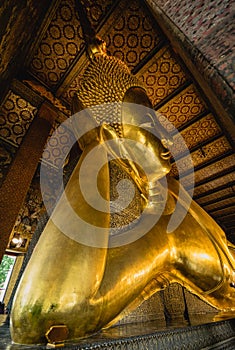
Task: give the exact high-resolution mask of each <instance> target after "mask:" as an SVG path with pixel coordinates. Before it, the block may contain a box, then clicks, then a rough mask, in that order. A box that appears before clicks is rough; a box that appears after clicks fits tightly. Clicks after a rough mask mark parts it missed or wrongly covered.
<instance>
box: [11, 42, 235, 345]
mask: <svg viewBox="0 0 235 350" xmlns="http://www.w3.org/2000/svg"><path fill="white" fill-rule="evenodd" d="M90 56H91V62H90V64H89V66H88V68H87V69H86V71H85V73H84V77H83V82H82V84H81V88H80V90H79V92H77V94H76V95H75V96H74V99H73V112H74V113H75V115H74V118H72V125H73V128H74V131H75V133H76V134H77V137H78V138H79V139H78V143H79V146H80V148H81V149H82V151H83V152H82V155H81V157H80V159H79V161H78V164H77V165H76V167H75V169H74V171H73V173H72V175H71V177H70V180H69V182H68V184H67V185H66V188H65V192H64V194H63V195H62V196H61V198H60V200H59V202H58V203H57V206H56V207H55V209H54V212H53V213H52V215H51V217H50V219H49V221H48V223H47V225H46V227H45V229H44V231H43V233H42V235H41V237H40V239H39V242H38V244H37V246H36V248H35V250H34V252H33V255H32V257H31V260H30V261H29V264H28V266H27V267H26V270H25V272H24V275H23V277H22V280H21V283H20V285H19V287H18V290H17V293H16V296H15V300H14V305H13V310H12V313H11V335H12V339H13V341H14V342H15V343H21V344H38V343H45V342H46V338H45V334H46V333H47V332H48V330H49V329H50V327H52V326H56V325H64V326H66V327H67V329H68V332H69V334H68V340H71V339H78V338H83V337H87V336H90V335H92V334H94V333H96V332H98V331H100V330H102V329H103V328H107V327H109V326H111V325H113V324H115V323H116V322H117V321H118V320H119V319H121V318H122V316H123V313H124V312H125V314H126V312H127V311H132V310H134V309H135V308H136V307H138V306H139V305H140V304H141V303H142V302H143V301H144V300H147V299H148V298H149V297H150V296H152V295H153V294H154V293H156V292H157V291H159V290H161V289H163V288H165V287H167V286H168V285H169V284H170V283H173V282H177V283H179V284H181V285H182V286H184V287H186V288H187V289H188V290H189V291H191V292H192V293H194V294H195V295H197V296H198V297H199V298H201V299H202V300H203V301H205V302H206V303H208V304H210V305H212V306H214V307H215V308H217V309H218V310H221V311H223V312H233V311H235V256H234V253H233V251H234V247H233V246H232V244H230V243H229V242H227V240H226V236H225V234H224V232H223V231H222V229H221V228H220V227H219V226H218V225H217V224H216V223H215V221H214V220H213V219H212V218H211V217H210V216H209V215H208V214H207V213H206V212H205V211H204V210H202V209H201V208H200V207H199V206H198V205H197V204H196V203H195V202H194V201H192V200H191V198H190V197H189V195H188V194H187V193H186V192H185V191H184V190H183V188H182V187H181V186H180V184H179V182H178V181H177V180H175V179H174V178H173V177H171V176H169V175H168V173H169V171H170V153H169V151H168V149H167V147H169V146H170V142H171V140H169V139H168V136H167V134H166V132H165V131H164V129H163V128H162V127H161V125H160V123H159V122H158V120H157V118H156V115H155V113H154V111H153V110H152V105H151V102H150V100H149V99H148V96H147V94H146V92H145V90H144V87H143V86H142V84H141V83H140V82H139V81H138V80H137V79H136V77H134V76H132V75H131V74H130V72H129V70H128V68H127V67H126V65H125V64H124V63H123V62H121V61H120V60H118V59H116V58H114V57H110V56H108V55H107V54H106V52H105V45H104V43H103V41H102V40H99V39H96V41H95V42H94V43H93V44H92V45H91V46H90ZM80 111H82V112H80ZM81 113H82V114H81ZM84 130H85V131H86V132H84ZM90 155H91V156H90ZM89 157H90V158H89ZM97 163H99V165H100V168H99V171H97V169H96V168H97ZM84 164H85V166H84ZM94 174H95V175H97V179H96V183H97V188H98V190H97V191H96V189H94V188H93V185H91V183H92V184H93V182H94ZM164 179H165V180H164ZM164 181H165V182H164ZM127 182H130V183H131V185H132V186H131V187H130V188H129V187H128V186H126V184H127ZM119 184H120V187H118V186H119ZM118 191H119V193H118ZM98 192H99V193H98ZM180 192H181V195H179V193H180ZM118 194H120V196H118ZM121 196H123V197H124V200H123V202H122V200H121V199H120V197H121ZM88 197H89V198H88ZM98 197H100V198H99V199H97V198H98ZM130 198H131V199H130ZM129 199H130V200H129ZM128 200H129V201H128ZM99 201H100V202H102V203H101V204H102V206H101V207H102V208H101V209H100V207H99V204H100V203H99ZM68 203H69V205H68ZM123 203H124V204H123ZM188 203H189V204H188ZM176 207H177V208H176ZM176 210H177V217H181V218H182V220H181V222H178V224H177V225H175V226H176V227H174V229H173V230H170V232H169V223H170V221H171V218H172V217H173V215H174V213H175V211H176Z"/></svg>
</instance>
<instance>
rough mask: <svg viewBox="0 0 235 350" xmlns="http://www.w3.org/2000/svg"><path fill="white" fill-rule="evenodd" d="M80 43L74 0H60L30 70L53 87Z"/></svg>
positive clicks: (80, 34)
mask: <svg viewBox="0 0 235 350" xmlns="http://www.w3.org/2000/svg"><path fill="white" fill-rule="evenodd" d="M82 43H83V39H82V31H81V26H80V23H79V21H78V18H77V16H76V14H75V9H74V2H71V1H66V0H62V1H61V3H60V6H59V7H58V9H57V11H56V13H55V16H54V18H53V19H52V21H51V23H50V25H49V27H48V29H47V31H46V33H45V35H44V37H43V39H42V41H41V43H40V45H39V47H38V50H37V51H36V54H35V56H34V57H33V59H32V62H31V66H30V70H31V72H32V73H33V74H34V75H36V77H37V78H38V79H39V80H41V81H43V82H44V83H46V84H47V85H48V86H49V87H53V86H54V85H56V84H57V83H58V82H59V80H60V78H61V77H62V76H63V75H64V73H65V72H66V70H67V69H68V67H69V66H70V64H71V63H72V61H73V60H74V58H75V56H76V55H77V54H78V53H79V52H80V50H81V48H82Z"/></svg>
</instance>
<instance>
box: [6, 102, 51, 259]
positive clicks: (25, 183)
mask: <svg viewBox="0 0 235 350" xmlns="http://www.w3.org/2000/svg"><path fill="white" fill-rule="evenodd" d="M56 115H57V114H56V112H55V110H54V109H52V107H50V105H49V104H48V103H46V102H45V103H43V105H42V106H41V108H40V110H39V112H38V115H37V117H36V118H35V119H34V121H33V122H32V124H31V126H30V129H29V130H28V132H27V134H26V135H25V137H24V139H23V141H22V144H21V146H20V148H19V149H18V151H17V154H16V157H15V159H14V161H13V163H12V165H11V167H10V169H9V171H8V174H7V176H6V178H5V180H4V182H3V184H2V186H1V188H0V198H1V202H0V261H1V260H2V256H3V254H4V253H5V250H6V247H7V244H8V240H9V236H10V233H11V231H12V228H13V226H14V224H15V221H16V218H17V215H18V213H19V211H20V209H21V207H22V205H23V202H24V200H25V197H26V194H27V191H28V189H29V186H30V183H31V181H32V178H33V176H34V173H35V171H36V168H37V165H38V162H39V160H40V157H41V155H42V152H43V148H44V145H45V143H46V140H47V138H48V135H49V132H50V130H51V127H52V124H53V122H54V120H55V118H56Z"/></svg>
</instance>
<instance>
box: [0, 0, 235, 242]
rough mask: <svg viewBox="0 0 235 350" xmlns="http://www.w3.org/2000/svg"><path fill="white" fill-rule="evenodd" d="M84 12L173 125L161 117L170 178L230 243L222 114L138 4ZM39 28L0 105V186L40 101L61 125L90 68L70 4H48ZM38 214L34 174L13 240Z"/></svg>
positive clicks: (231, 200)
mask: <svg viewBox="0 0 235 350" xmlns="http://www.w3.org/2000/svg"><path fill="white" fill-rule="evenodd" d="M83 5H84V6H85V8H86V10H87V14H88V17H89V19H90V21H91V23H92V25H93V27H94V29H95V30H96V32H97V33H98V34H99V36H101V37H102V38H103V39H104V40H105V41H106V43H107V49H108V52H109V53H110V54H111V55H114V56H116V57H118V58H120V59H121V60H123V61H124V62H125V63H126V64H127V65H128V66H129V68H130V70H131V71H132V73H133V74H135V75H136V76H137V77H138V78H139V79H140V80H141V81H142V82H143V83H144V85H145V86H146V88H147V91H148V95H149V97H150V99H151V100H152V103H153V105H154V108H155V110H156V111H157V112H159V113H161V115H162V116H164V117H165V118H166V119H167V120H168V121H170V123H166V122H165V121H164V118H163V117H160V119H161V120H162V123H163V125H164V126H165V127H166V128H167V129H168V131H169V133H171V134H172V137H173V140H174V152H173V153H174V159H172V174H173V175H174V176H175V177H176V178H177V177H178V176H179V174H178V169H177V168H178V167H180V168H181V175H180V179H181V181H182V183H183V184H184V186H185V187H186V189H187V190H189V191H193V190H194V191H193V197H194V199H195V200H196V201H197V203H199V204H200V205H201V206H202V207H203V208H204V209H205V210H206V211H207V212H208V213H209V214H210V215H211V216H212V217H213V218H214V219H215V220H216V221H217V222H218V224H219V225H220V226H221V227H222V228H223V229H224V230H225V232H226V234H227V236H228V238H229V239H230V240H232V241H235V233H234V230H235V196H234V193H235V172H234V169H235V156H234V152H233V145H232V142H231V139H230V137H229V134H228V133H227V132H226V129H225V127H224V125H223V122H221V120H222V118H221V117H219V115H218V113H219V112H218V111H216V110H214V109H213V106H212V105H211V103H209V102H208V100H207V97H206V95H205V94H204V93H203V92H202V89H201V88H200V86H199V85H198V83H197V81H196V77H193V76H192V75H191V73H190V72H189V70H188V68H187V62H183V60H182V59H181V57H180V55H179V54H178V53H176V52H175V48H174V45H172V43H171V42H170V41H169V40H168V38H167V37H166V36H165V35H164V34H163V31H162V29H160V26H159V24H158V23H156V20H155V19H154V17H153V16H152V14H151V11H150V10H149V8H148V7H147V6H146V5H145V4H144V2H143V1H140V0H130V1H125V0H122V1H112V0H105V1H104V0H86V1H85V0H84V1H83ZM40 23H41V26H40V29H39V30H38V31H37V35H36V36H34V35H33V36H31V38H30V43H29V44H30V45H29V48H30V49H29V50H28V54H27V56H26V60H25V62H24V64H23V65H22V67H21V69H20V70H19V72H18V74H17V76H16V77H15V79H14V81H13V82H12V84H11V86H10V88H9V91H8V92H7V94H6V97H5V99H4V102H3V105H2V113H1V116H0V118H1V121H0V123H1V131H0V141H1V150H2V158H1V159H2V173H1V178H2V179H4V176H6V174H7V169H8V167H9V166H10V164H11V161H12V159H13V158H14V154H15V153H16V150H17V148H18V147H20V144H21V141H22V138H23V137H24V135H25V133H26V132H27V130H28V128H29V127H30V124H31V122H32V120H33V119H34V117H35V115H36V113H37V110H38V106H39V105H40V103H41V101H42V100H43V99H46V100H48V101H50V103H52V104H53V105H54V107H55V108H56V109H57V111H58V119H57V125H58V124H59V123H60V122H61V121H63V120H65V119H66V118H67V117H68V116H69V115H70V103H71V98H72V96H73V94H74V92H75V91H77V90H79V84H80V80H81V77H82V74H83V72H84V69H85V68H86V66H87V65H88V61H87V58H86V55H85V49H84V40H83V36H82V30H81V26H80V22H79V18H78V16H77V14H76V11H75V4H74V0H58V1H53V2H52V5H51V7H50V8H49V10H48V11H47V12H46V15H45V14H43V15H41V17H40ZM172 125H173V127H172ZM174 128H176V129H177V130H178V131H180V135H181V136H182V137H183V138H184V140H185V143H186V145H187V147H188V149H189V150H190V153H191V157H192V161H193V165H194V177H195V184H193V183H192V176H191V174H192V169H191V168H190V162H189V160H188V157H186V153H185V148H184V147H183V145H182V142H181V140H180V138H179V135H178V134H177V133H176V132H175V129H174ZM38 132H40V130H39V131H38ZM63 137H65V136H64V135H61V136H60V138H59V140H58V145H57V146H55V150H54V155H53V157H52V156H51V155H50V161H51V162H52V163H53V164H50V165H51V166H53V167H56V166H58V165H59V164H60V151H59V149H60V147H62V146H63V145H64V143H65V140H64V139H63ZM51 159H53V161H52V160H51ZM175 161H176V162H175ZM176 163H177V165H176ZM41 208H42V202H41V197H40V193H39V188H38V174H36V175H35V178H34V180H33V183H32V186H31V188H30V190H29V193H28V196H27V199H26V203H25V205H24V208H22V211H21V213H20V215H19V218H18V219H17V222H16V226H15V229H14V232H15V231H17V230H18V231H19V232H21V233H22V234H23V235H25V237H28V236H30V234H31V233H30V234H29V232H32V228H33V229H34V228H35V227H34V226H35V223H36V221H37V218H38V216H39V213H40V210H41Z"/></svg>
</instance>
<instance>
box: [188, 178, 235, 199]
mask: <svg viewBox="0 0 235 350" xmlns="http://www.w3.org/2000/svg"><path fill="white" fill-rule="evenodd" d="M230 182H235V172H233V173H229V174H227V175H224V176H221V177H219V178H218V179H215V180H213V181H209V182H207V183H205V184H204V185H200V186H197V187H196V188H195V189H194V196H198V195H200V194H203V193H204V192H207V191H213V190H214V191H216V188H217V187H220V186H226V185H227V184H228V183H230Z"/></svg>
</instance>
